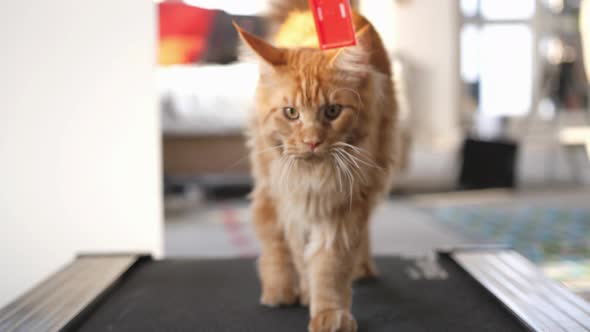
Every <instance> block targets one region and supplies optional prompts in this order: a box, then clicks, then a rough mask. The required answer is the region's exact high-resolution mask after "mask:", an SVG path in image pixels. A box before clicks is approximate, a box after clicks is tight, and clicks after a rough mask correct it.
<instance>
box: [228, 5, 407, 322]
mask: <svg viewBox="0 0 590 332" xmlns="http://www.w3.org/2000/svg"><path fill="white" fill-rule="evenodd" d="M276 4H277V5H278V7H277V8H279V7H280V8H281V10H282V11H283V14H284V15H283V16H284V17H286V18H285V20H284V22H283V23H282V24H281V26H280V27H279V29H278V32H277V34H276V37H275V40H274V43H272V44H271V43H269V42H266V41H264V40H262V39H260V38H258V37H256V36H253V35H252V34H250V33H248V32H246V31H244V30H242V29H240V28H239V27H238V26H237V25H236V28H237V29H238V31H239V33H240V35H241V37H242V39H243V40H244V42H245V43H246V44H247V46H249V48H250V49H251V50H252V51H253V52H254V53H255V54H256V55H257V57H258V59H259V60H260V63H261V69H260V79H259V84H258V87H257V95H256V102H255V104H256V107H255V111H254V112H253V113H252V116H251V119H250V123H249V136H250V140H249V146H250V148H251V164H252V168H253V176H254V179H255V187H254V190H253V192H252V196H251V197H252V199H253V204H252V209H253V222H254V226H255V229H256V232H257V235H258V237H259V239H260V241H261V254H260V257H259V260H258V272H259V277H260V281H261V284H262V285H261V286H262V294H261V298H260V301H261V303H262V304H264V305H267V306H279V305H290V304H294V303H296V302H299V303H301V304H302V305H309V310H310V316H311V320H310V323H309V330H310V331H314V332H315V331H356V329H357V324H356V321H355V319H354V317H353V316H352V314H351V311H350V310H351V302H352V281H353V280H354V279H355V278H359V277H366V276H373V275H375V274H376V271H375V267H374V264H373V262H372V259H371V256H370V244H369V232H368V227H369V218H370V216H371V212H372V210H373V208H374V207H375V205H376V204H377V203H378V202H379V200H380V199H381V198H382V197H383V196H384V194H385V193H387V192H388V190H389V188H390V182H391V177H392V172H393V165H394V158H393V157H394V137H395V123H396V111H397V107H396V103H395V98H394V91H393V83H392V77H391V65H390V62H389V58H388V56H387V53H386V50H385V48H384V46H383V43H382V41H381V39H380V37H379V35H378V34H377V32H376V31H375V29H374V28H373V27H372V25H371V24H370V23H369V22H368V21H367V20H366V19H365V18H364V17H362V16H361V15H359V14H357V13H353V18H354V25H355V29H356V35H357V45H356V46H352V47H346V48H342V49H335V50H327V51H322V50H320V49H319V48H318V41H317V36H316V32H315V26H314V21H313V16H312V14H311V12H309V11H308V10H306V8H307V1H304V0H299V1H295V0H291V1H289V0H287V1H278V2H277V3H276Z"/></svg>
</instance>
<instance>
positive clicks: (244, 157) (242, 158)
mask: <svg viewBox="0 0 590 332" xmlns="http://www.w3.org/2000/svg"><path fill="white" fill-rule="evenodd" d="M283 146H284V145H283V144H280V145H275V146H271V147H268V148H266V149H262V150H260V151H255V152H250V153H249V154H247V155H245V156H243V157H241V158H240V159H238V160H237V161H236V162H234V163H233V164H231V165H230V166H229V167H228V168H227V169H226V170H229V169H232V168H234V167H236V166H238V164H240V163H241V162H243V161H244V160H246V159H248V158H249V157H251V154H254V155H261V154H263V153H266V152H269V151H274V150H276V149H281V148H282V147H283Z"/></svg>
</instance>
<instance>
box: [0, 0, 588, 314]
mask: <svg viewBox="0 0 590 332" xmlns="http://www.w3.org/2000/svg"><path fill="white" fill-rule="evenodd" d="M351 5H352V6H353V7H354V8H355V9H357V10H358V11H360V12H361V13H362V14H364V15H365V16H366V17H367V18H369V20H371V21H372V23H373V24H374V26H375V27H376V28H377V30H378V31H379V32H380V34H381V36H382V38H383V41H384V43H385V45H386V47H387V49H388V51H389V53H390V56H391V59H392V61H393V63H394V77H395V80H396V87H397V94H398V96H397V97H398V100H399V102H400V112H401V119H400V120H401V122H400V128H399V130H400V131H401V132H402V134H403V135H402V136H403V140H402V144H401V149H402V152H403V154H402V155H403V158H402V163H401V164H400V166H399V170H398V172H397V177H396V184H395V187H394V189H393V191H392V193H391V197H390V199H389V200H388V201H387V202H385V203H384V204H382V206H380V207H379V209H378V211H377V212H376V214H375V216H374V218H373V229H372V237H373V246H374V248H373V249H374V251H375V252H376V253H378V254H406V255H419V254H424V253H428V252H429V251H431V250H432V249H436V248H439V247H442V246H456V245H473V244H478V245H481V244H496V245H506V246H510V247H513V248H515V249H516V250H517V251H518V252H520V253H521V254H523V255H524V256H525V257H527V258H528V259H530V260H531V261H533V262H534V263H536V264H537V265H538V266H539V267H541V268H542V269H543V271H544V272H545V273H547V274H548V275H549V276H550V277H552V278H555V279H557V280H560V281H562V282H564V283H565V284H566V285H567V286H568V287H570V288H571V289H572V290H574V291H575V292H577V293H579V294H581V295H582V296H585V297H586V299H590V207H589V203H590V187H589V185H590V113H589V109H590V105H589V103H588V93H589V91H590V88H589V85H588V84H589V83H588V79H587V77H588V74H587V73H590V37H588V36H587V35H586V33H587V31H586V30H588V31H590V11H589V10H588V9H586V7H588V6H590V0H519V1H514V0H437V1H428V0H387V1H373V0H353V1H351ZM268 8H269V7H268V1H267V0H249V1H240V0H223V1H220V0H183V1H180V0H165V1H151V2H149V1H142V2H139V1H125V2H121V1H115V0H106V1H100V2H99V1H94V2H87V3H84V4H80V3H78V2H75V1H67V0H58V1H51V2H47V3H37V4H34V5H33V4H31V3H19V2H8V1H6V2H3V3H2V4H0V42H2V45H3V46H2V54H1V55H0V72H1V73H2V75H1V77H0V114H1V115H2V118H1V119H2V120H0V161H1V162H0V183H2V184H3V186H2V189H1V190H0V270H1V271H9V272H8V274H9V275H10V276H11V277H9V278H8V279H7V280H3V282H2V284H0V306H1V305H2V304H3V302H2V300H1V299H6V301H8V300H9V299H10V298H12V297H14V296H16V295H17V294H19V293H21V292H22V291H23V290H25V289H27V288H28V287H30V286H31V285H32V284H34V283H35V282H38V281H39V280H41V279H42V278H43V277H44V276H46V275H48V273H50V272H52V271H55V270H56V269H57V268H59V267H60V266H61V265H62V264H64V263H65V262H67V261H68V260H69V259H71V257H73V255H74V254H75V253H78V252H81V251H146V252H152V253H155V254H156V255H157V256H158V257H164V256H165V257H186V256H190V257H239V256H252V255H256V253H257V251H258V244H257V240H256V238H255V236H254V234H253V232H252V229H251V227H250V216H249V212H248V201H247V200H246V194H247V193H248V192H249V190H250V189H251V187H252V181H251V178H250V176H249V166H248V158H247V156H248V151H247V149H246V147H245V145H244V143H245V140H244V134H243V132H244V129H245V125H246V117H247V113H248V112H249V110H250V109H251V107H252V97H253V94H254V91H255V84H256V81H257V75H258V67H257V65H256V63H251V62H248V61H242V60H241V58H240V56H239V48H240V47H239V42H238V36H237V34H236V32H235V30H234V28H233V26H232V25H231V21H232V20H235V21H236V22H238V23H239V24H240V26H242V27H243V28H244V29H245V30H248V31H251V32H253V33H255V34H257V35H259V36H262V37H265V38H267V39H269V40H270V39H271V38H272V32H273V29H274V28H275V27H274V26H273V25H272V23H271V21H270V20H269V19H268V15H267V13H268ZM585 57H586V58H587V59H588V60H587V61H585Z"/></svg>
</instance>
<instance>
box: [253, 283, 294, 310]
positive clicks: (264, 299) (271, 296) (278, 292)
mask: <svg viewBox="0 0 590 332" xmlns="http://www.w3.org/2000/svg"><path fill="white" fill-rule="evenodd" d="M298 299H299V297H298V296H297V292H296V291H295V289H294V287H290V286H287V285H282V286H279V287H264V289H263V290H262V295H261V296H260V303H261V304H262V305H265V306H267V307H278V306H281V305H293V304H295V303H297V301H298Z"/></svg>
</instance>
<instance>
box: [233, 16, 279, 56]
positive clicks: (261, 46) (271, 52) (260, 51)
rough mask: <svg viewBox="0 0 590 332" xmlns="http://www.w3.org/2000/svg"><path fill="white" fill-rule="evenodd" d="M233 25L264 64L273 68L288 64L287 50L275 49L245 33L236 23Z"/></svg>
mask: <svg viewBox="0 0 590 332" xmlns="http://www.w3.org/2000/svg"><path fill="white" fill-rule="evenodd" d="M233 24H234V27H235V28H236V30H237V31H238V33H239V34H240V37H241V38H242V40H243V41H244V43H245V44H246V45H247V46H248V47H249V48H250V50H252V51H253V52H254V53H256V55H257V56H258V57H259V58H260V59H262V60H263V61H264V62H266V63H267V64H269V65H272V66H281V65H285V64H286V63H287V52H286V50H284V49H281V48H278V47H274V46H272V45H271V44H269V43H267V42H265V41H264V40H262V39H260V38H258V37H256V36H254V35H253V34H251V33H249V32H247V31H244V30H243V29H242V28H240V26H239V25H238V24H237V23H236V22H233Z"/></svg>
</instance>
